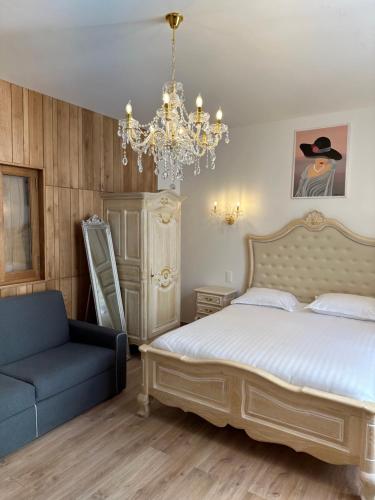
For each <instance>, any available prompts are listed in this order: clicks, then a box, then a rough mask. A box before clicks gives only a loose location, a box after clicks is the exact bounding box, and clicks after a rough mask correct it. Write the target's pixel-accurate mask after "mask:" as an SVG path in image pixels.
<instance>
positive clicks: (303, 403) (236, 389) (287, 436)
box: [138, 345, 375, 500]
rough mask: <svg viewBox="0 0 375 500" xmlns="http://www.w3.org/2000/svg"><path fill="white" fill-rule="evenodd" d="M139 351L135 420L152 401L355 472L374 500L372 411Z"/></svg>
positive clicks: (225, 365) (219, 367) (223, 367)
mask: <svg viewBox="0 0 375 500" xmlns="http://www.w3.org/2000/svg"><path fill="white" fill-rule="evenodd" d="M140 350H141V353H142V372H143V380H142V392H141V393H140V394H139V396H138V403H139V412H138V414H139V415H141V416H143V417H147V416H148V415H149V411H150V397H153V398H155V399H157V400H158V401H160V402H161V403H164V404H166V405H169V406H174V407H177V408H181V409H182V410H184V411H190V412H192V413H195V414H197V415H200V416H201V417H202V418H204V419H206V420H208V421H209V422H211V423H213V424H214V425H217V426H220V427H224V426H226V425H228V424H229V425H232V426H233V427H236V428H239V429H243V430H245V432H246V433H247V434H248V435H249V436H250V437H252V438H254V439H256V440H259V441H268V442H273V443H280V444H284V445H287V446H289V447H291V448H293V449H294V450H296V451H303V452H306V453H309V454H310V455H313V456H315V457H317V458H319V459H321V460H323V461H326V462H328V463H333V464H355V465H358V466H359V467H360V477H361V481H362V484H363V487H362V498H363V499H366V500H368V499H372V500H375V404H372V403H365V402H361V401H356V400H352V399H350V398H346V397H341V396H336V395H334V394H329V393H325V392H322V391H318V390H314V389H310V388H305V387H298V386H294V385H291V384H288V383H286V382H284V381H282V380H280V379H278V378H277V377H275V376H273V375H271V374H269V373H267V372H263V371H262V370H258V369H256V368H252V367H249V366H247V365H241V364H240V363H234V362H229V361H216V360H194V359H191V358H188V357H186V356H182V355H180V354H176V353H170V352H167V351H162V350H159V349H155V348H153V347H150V346H148V345H144V346H141V347H140Z"/></svg>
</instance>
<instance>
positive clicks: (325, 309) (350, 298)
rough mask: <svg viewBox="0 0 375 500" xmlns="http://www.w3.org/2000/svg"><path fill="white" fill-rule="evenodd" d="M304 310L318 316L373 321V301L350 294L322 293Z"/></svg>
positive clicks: (374, 307)
mask: <svg viewBox="0 0 375 500" xmlns="http://www.w3.org/2000/svg"><path fill="white" fill-rule="evenodd" d="M306 309H311V310H312V311H314V312H316V313H319V314H329V315H332V316H343V317H344V318H353V319H364V320H370V321H375V299H374V298H372V297H363V296H361V295H352V294H350V293H324V294H323V295H320V296H319V297H317V299H316V300H314V302H312V303H311V304H309V305H308V306H306Z"/></svg>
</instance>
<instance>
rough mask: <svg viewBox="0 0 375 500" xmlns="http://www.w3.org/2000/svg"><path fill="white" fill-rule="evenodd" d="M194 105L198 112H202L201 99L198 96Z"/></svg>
mask: <svg viewBox="0 0 375 500" xmlns="http://www.w3.org/2000/svg"><path fill="white" fill-rule="evenodd" d="M195 104H196V106H197V109H198V111H202V106H203V99H202V96H201V95H200V94H198V97H197V98H196V100H195Z"/></svg>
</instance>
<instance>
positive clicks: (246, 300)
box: [231, 287, 301, 312]
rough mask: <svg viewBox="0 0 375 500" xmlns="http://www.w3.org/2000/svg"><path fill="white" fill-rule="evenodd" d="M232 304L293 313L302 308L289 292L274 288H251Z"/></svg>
mask: <svg viewBox="0 0 375 500" xmlns="http://www.w3.org/2000/svg"><path fill="white" fill-rule="evenodd" d="M231 304H248V305H253V306H268V307H277V308H278V309H285V310H286V311H289V312H293V311H296V310H297V309H300V308H301V304H300V302H298V300H297V299H296V297H295V296H294V295H293V294H292V293H289V292H283V291H282V290H275V289H274V288H257V287H253V288H249V289H248V290H247V292H246V293H244V294H243V295H241V296H240V297H237V298H236V299H233V300H232V302H231Z"/></svg>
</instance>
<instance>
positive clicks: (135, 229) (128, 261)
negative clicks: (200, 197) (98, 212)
mask: <svg viewBox="0 0 375 500" xmlns="http://www.w3.org/2000/svg"><path fill="white" fill-rule="evenodd" d="M108 203H109V204H110V206H109V207H108V206H107V205H106V206H105V217H106V219H107V221H108V222H109V225H110V227H111V233H112V240H113V247H114V252H115V257H116V264H117V271H118V275H119V281H120V289H121V295H122V301H123V305H124V310H125V317H126V323H127V332H128V336H129V341H130V343H136V344H141V343H142V341H143V340H144V339H143V337H142V289H143V285H142V283H141V253H142V252H141V247H142V245H141V241H142V234H141V212H140V210H139V209H138V208H137V207H132V206H129V207H124V206H123V205H124V203H123V201H122V200H111V201H110V202H107V204H108ZM128 204H129V205H132V203H131V202H130V203H128Z"/></svg>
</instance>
